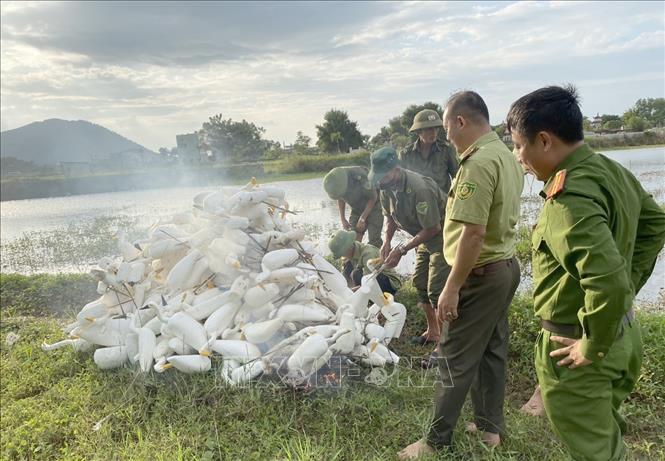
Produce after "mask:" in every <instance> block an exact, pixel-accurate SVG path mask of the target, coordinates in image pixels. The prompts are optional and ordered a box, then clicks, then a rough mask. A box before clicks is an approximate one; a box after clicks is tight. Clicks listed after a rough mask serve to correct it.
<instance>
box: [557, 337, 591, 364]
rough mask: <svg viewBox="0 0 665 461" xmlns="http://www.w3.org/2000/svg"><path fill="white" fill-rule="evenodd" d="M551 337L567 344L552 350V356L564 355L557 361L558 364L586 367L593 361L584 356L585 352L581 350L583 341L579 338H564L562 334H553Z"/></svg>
mask: <svg viewBox="0 0 665 461" xmlns="http://www.w3.org/2000/svg"><path fill="white" fill-rule="evenodd" d="M550 339H551V340H552V341H556V342H557V343H559V344H563V345H564V346H566V347H562V348H561V349H557V350H554V351H552V352H550V357H562V359H561V360H559V361H558V362H557V363H556V364H557V365H558V366H560V367H568V368H571V369H572V368H577V367H585V366H587V365H590V364H592V363H593V362H592V361H591V360H589V359H587V358H586V357H584V354H582V352H581V351H580V348H581V344H582V342H581V341H580V340H579V339H570V338H564V337H562V336H552V337H550Z"/></svg>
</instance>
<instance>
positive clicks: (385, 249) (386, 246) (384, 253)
mask: <svg viewBox="0 0 665 461" xmlns="http://www.w3.org/2000/svg"><path fill="white" fill-rule="evenodd" d="M390 250H391V248H390V242H388V241H386V242H383V245H381V259H383V261H384V262H385V260H386V258H387V257H388V255H389V254H390Z"/></svg>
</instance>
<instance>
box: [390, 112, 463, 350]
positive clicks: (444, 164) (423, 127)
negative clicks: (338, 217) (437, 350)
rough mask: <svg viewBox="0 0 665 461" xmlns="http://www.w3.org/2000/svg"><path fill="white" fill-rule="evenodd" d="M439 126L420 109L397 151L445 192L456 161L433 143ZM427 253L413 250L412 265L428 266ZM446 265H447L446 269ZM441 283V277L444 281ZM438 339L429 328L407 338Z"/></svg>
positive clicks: (418, 340)
mask: <svg viewBox="0 0 665 461" xmlns="http://www.w3.org/2000/svg"><path fill="white" fill-rule="evenodd" d="M441 128H442V122H441V117H439V114H438V113H437V112H436V111H435V110H432V109H424V110H421V111H420V112H418V113H417V114H416V116H415V117H414V118H413V124H412V125H411V128H410V129H409V131H410V132H411V133H414V132H415V133H417V134H418V139H417V140H416V142H415V143H413V144H412V145H410V146H408V147H407V148H406V149H404V150H403V151H401V152H400V153H399V156H398V159H399V164H400V166H401V167H402V168H405V169H407V170H411V171H415V172H416V173H419V174H421V175H423V176H427V177H429V178H432V179H433V180H434V181H435V182H436V183H437V185H438V186H439V188H440V189H441V190H442V191H443V193H444V194H445V195H448V191H449V190H450V183H451V181H452V178H454V177H455V174H456V173H457V169H458V168H459V167H458V165H457V160H456V159H455V155H454V153H453V152H452V149H450V148H449V147H448V146H442V145H440V144H439V143H437V141H436V138H437V133H438V131H439V130H440V129H441ZM429 258H430V253H429V252H428V251H427V248H426V247H425V246H424V245H421V246H419V247H418V249H417V250H416V266H417V267H419V268H426V267H428V265H429ZM443 263H444V264H445V261H444V262H443ZM449 270H450V268H447V271H449ZM414 277H415V279H414V280H416V281H418V279H419V278H423V279H425V278H426V277H427V273H425V272H424V271H421V272H419V273H418V272H417V273H416V275H415V276H414ZM444 283H445V280H444ZM439 339H440V333H439V329H434V330H431V329H430V328H429V327H428V329H427V331H426V332H425V333H423V334H422V335H419V336H414V337H413V338H411V342H413V343H416V344H425V343H427V342H432V343H438V342H439Z"/></svg>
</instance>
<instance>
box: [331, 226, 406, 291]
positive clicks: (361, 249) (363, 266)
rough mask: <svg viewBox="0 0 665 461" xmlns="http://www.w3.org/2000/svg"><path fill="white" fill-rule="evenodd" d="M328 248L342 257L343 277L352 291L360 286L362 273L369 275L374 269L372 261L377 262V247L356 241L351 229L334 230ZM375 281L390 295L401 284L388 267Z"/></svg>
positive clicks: (395, 273)
mask: <svg viewBox="0 0 665 461" xmlns="http://www.w3.org/2000/svg"><path fill="white" fill-rule="evenodd" d="M328 248H330V251H331V252H332V255H333V256H334V257H335V258H336V259H340V258H341V259H343V261H344V262H343V266H342V270H343V273H344V277H345V278H346V279H347V282H349V285H350V286H351V288H352V289H353V290H354V291H355V290H356V289H357V288H359V287H360V285H361V282H362V277H363V275H369V274H370V273H372V272H373V271H374V269H375V267H373V266H372V262H373V261H375V262H378V261H377V260H379V259H380V258H379V249H378V248H376V247H375V246H374V245H370V244H369V243H362V242H359V241H357V240H356V234H355V232H353V231H345V230H340V231H337V232H335V235H333V236H332V238H331V239H330V241H329V242H328ZM376 281H377V282H378V284H379V287H381V291H383V292H386V293H390V294H392V295H394V294H395V293H396V292H397V290H399V288H400V287H401V286H402V279H400V277H399V275H398V274H397V272H395V270H394V269H390V268H387V269H384V270H382V271H381V273H380V274H378V275H377V276H376Z"/></svg>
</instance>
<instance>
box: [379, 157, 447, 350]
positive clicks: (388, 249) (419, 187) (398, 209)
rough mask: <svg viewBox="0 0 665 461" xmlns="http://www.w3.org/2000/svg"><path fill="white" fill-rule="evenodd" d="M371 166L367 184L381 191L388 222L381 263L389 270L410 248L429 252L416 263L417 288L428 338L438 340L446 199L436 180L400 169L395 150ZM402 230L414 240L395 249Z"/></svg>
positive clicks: (443, 265) (445, 267)
mask: <svg viewBox="0 0 665 461" xmlns="http://www.w3.org/2000/svg"><path fill="white" fill-rule="evenodd" d="M370 161H371V164H372V166H371V169H370V173H369V180H370V182H371V183H372V184H376V185H378V187H379V188H380V189H381V192H380V200H381V208H382V210H383V214H384V216H385V221H386V241H385V243H384V244H383V246H382V247H381V257H382V258H383V260H384V262H385V263H386V264H388V265H389V266H390V267H395V266H396V265H397V264H398V263H399V261H400V259H401V258H402V256H404V255H405V254H406V253H407V251H409V250H410V249H412V248H418V251H425V252H427V254H428V258H427V259H424V258H418V259H417V260H416V267H415V272H414V275H413V285H414V287H415V289H416V292H417V296H418V305H419V306H421V307H422V309H423V310H424V311H425V316H426V318H427V331H426V334H427V336H428V337H431V338H438V337H439V336H440V334H441V333H440V327H439V322H438V321H437V319H436V311H435V310H434V307H433V305H436V300H437V299H438V297H439V293H441V290H442V289H443V284H444V283H445V280H446V276H447V274H448V270H449V269H448V266H447V265H446V263H445V261H444V260H443V254H442V251H443V240H442V234H441V226H442V220H443V207H444V204H445V195H444V194H443V192H442V191H441V189H440V188H439V186H437V184H436V183H435V182H434V180H433V179H432V178H428V177H425V176H422V175H420V174H418V173H415V172H413V171H409V170H405V169H403V168H401V167H400V166H399V164H398V160H397V152H395V149H394V148H392V147H383V148H381V149H379V150H377V151H375V152H374V153H372V155H371V157H370ZM398 228H399V229H401V230H403V231H405V232H407V233H408V234H410V235H411V236H412V237H413V238H412V239H411V240H409V241H408V242H406V243H405V244H403V245H398V246H396V247H394V248H393V247H392V246H391V244H392V239H393V236H394V234H395V231H396V230H397V229H398ZM420 247H422V249H421V248H420Z"/></svg>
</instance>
